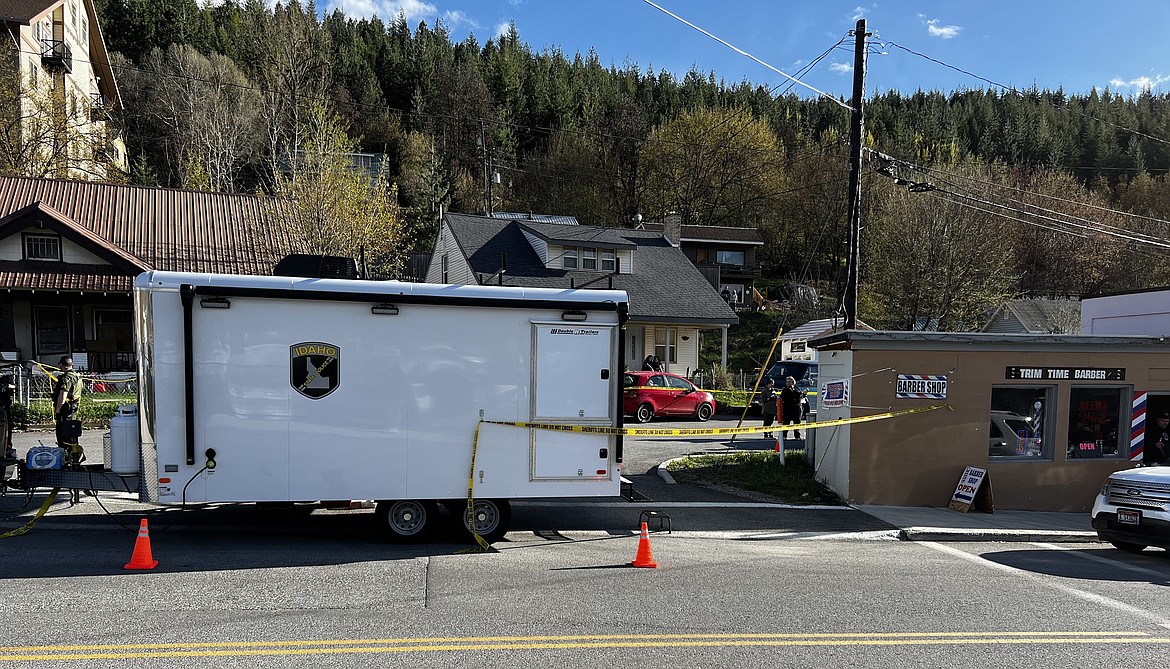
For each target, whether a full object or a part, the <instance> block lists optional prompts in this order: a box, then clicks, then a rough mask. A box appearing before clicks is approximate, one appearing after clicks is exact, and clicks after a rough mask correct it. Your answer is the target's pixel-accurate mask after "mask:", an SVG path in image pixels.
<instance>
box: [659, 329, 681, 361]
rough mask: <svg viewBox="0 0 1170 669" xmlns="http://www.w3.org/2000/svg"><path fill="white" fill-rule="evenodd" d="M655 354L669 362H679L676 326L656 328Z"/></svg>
mask: <svg viewBox="0 0 1170 669" xmlns="http://www.w3.org/2000/svg"><path fill="white" fill-rule="evenodd" d="M654 355H656V356H658V359H659V360H663V361H666V362H669V363H672V364H673V363H677V362H678V330H676V329H674V328H655V329H654Z"/></svg>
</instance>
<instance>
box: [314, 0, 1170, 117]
mask: <svg viewBox="0 0 1170 669" xmlns="http://www.w3.org/2000/svg"><path fill="white" fill-rule="evenodd" d="M653 2H654V4H656V5H658V6H659V7H661V8H663V9H665V10H668V11H670V12H671V13H673V14H676V15H678V16H679V17H681V18H682V19H685V20H687V21H689V22H691V23H693V24H695V25H696V26H698V27H700V28H702V29H703V30H706V31H707V32H709V33H712V34H713V35H715V36H717V37H719V38H721V39H722V40H724V41H726V42H728V43H730V44H731V45H734V46H735V47H737V48H738V49H740V50H742V51H745V52H747V53H749V54H751V55H752V56H755V57H756V58H758V59H759V60H761V61H763V62H764V63H766V64H767V65H769V66H771V67H774V68H776V69H778V70H780V71H782V72H784V73H786V74H789V75H793V76H796V75H797V73H798V72H799V71H800V70H801V68H802V67H805V66H807V65H808V64H809V63H810V62H812V61H813V60H815V59H816V58H817V57H819V56H821V54H822V53H824V52H825V51H827V50H830V48H831V47H833V45H834V44H836V43H837V42H838V40H840V39H842V38H845V37H846V34H847V33H848V31H849V30H851V29H852V28H853V27H854V25H855V24H856V21H857V19H858V18H861V17H864V18H865V19H866V21H867V23H868V24H867V29H868V30H869V31H870V32H872V33H875V34H874V36H873V37H871V38H870V39H871V40H873V41H874V42H875V44H874V48H873V50H872V52H871V55H870V57H869V66H868V68H867V78H866V90H867V92H868V93H872V92H873V91H874V90H881V91H887V90H898V91H902V92H906V93H909V92H913V91H915V90H917V89H919V88H923V89H940V90H943V91H948V92H949V91H952V90H955V89H957V88H981V87H986V86H987V85H988V84H987V83H986V82H984V81H981V80H980V79H978V78H976V77H974V76H971V75H977V76H978V77H983V78H985V79H989V80H991V81H994V82H996V83H998V84H1003V85H1006V86H1013V87H1017V88H1027V87H1031V86H1032V85H1036V86H1039V87H1040V88H1057V87H1059V86H1063V87H1064V89H1065V91H1066V92H1069V93H1086V92H1088V91H1089V90H1091V89H1092V88H1094V87H1096V88H1098V89H1103V88H1105V87H1106V86H1108V87H1109V88H1110V89H1111V90H1114V91H1116V92H1120V93H1123V94H1126V95H1132V94H1134V93H1137V92H1139V91H1140V90H1141V89H1142V88H1143V87H1148V88H1152V90H1153V91H1154V92H1157V93H1164V92H1167V91H1170V40H1167V39H1166V38H1165V35H1164V31H1165V29H1166V28H1165V27H1166V26H1167V25H1170V2H1167V1H1166V0H1124V1H1122V2H1110V1H1107V0H1092V1H1090V0H1064V1H1063V2H1055V1H1051V0H1012V1H1005V0H980V1H974V0H968V1H965V2H960V1H957V0H955V1H948V0H934V1H927V0H882V1H879V2H867V3H858V2H857V0H852V1H850V2H841V1H838V0H754V1H752V0H719V1H716V2H712V1H710V0H653ZM317 4H318V8H319V9H322V10H330V9H333V8H335V7H336V8H340V9H342V10H343V11H344V12H345V13H346V14H347V15H349V16H352V17H361V16H371V15H373V14H375V13H376V14H378V15H380V16H382V17H383V18H387V17H391V16H393V15H395V14H396V13H397V12H399V11H402V12H404V13H405V15H406V17H407V19H408V23H409V24H410V25H411V26H412V27H414V26H417V25H418V22H419V21H426V22H427V24H428V25H433V23H434V21H435V20H436V19H442V20H443V21H444V22H445V23H446V24H447V26H448V27H449V28H451V31H452V34H453V38H454V39H456V40H460V39H463V38H465V37H466V36H467V35H468V34H469V33H472V34H474V35H475V36H476V38H477V39H478V40H479V42H480V43H481V44H482V43H484V42H485V41H487V39H488V38H489V37H492V36H493V35H495V34H497V33H498V32H499V31H500V30H502V29H505V28H506V27H507V25H508V24H509V22H515V24H516V28H517V30H518V31H519V33H520V38H521V39H522V40H523V41H524V42H527V43H528V44H529V45H531V46H532V47H533V49H535V50H537V51H539V50H541V49H543V48H544V47H559V48H561V49H562V50H564V51H565V52H566V53H567V54H569V55H570V56H571V55H572V54H573V53H575V52H577V51H580V52H582V53H584V52H587V51H588V50H589V49H591V48H592V49H593V50H594V51H596V52H597V54H598V56H599V57H600V58H601V61H602V63H603V64H605V65H607V66H608V65H611V64H614V65H617V66H619V67H620V66H623V65H626V64H627V63H632V64H637V65H638V66H639V68H640V69H641V70H642V71H646V70H647V69H648V68H651V67H652V68H654V69H655V70H660V69H665V70H668V71H670V72H673V73H675V74H677V75H679V76H681V75H683V74H685V73H686V72H687V71H688V70H690V69H691V67H692V66H693V67H696V68H698V69H699V70H700V71H703V72H707V71H714V72H715V73H716V76H717V77H720V78H723V79H725V80H727V81H729V82H739V81H741V80H743V79H747V80H748V81H751V82H752V83H756V84H762V85H767V86H769V87H776V88H777V90H778V91H782V90H784V89H785V88H787V85H788V83H789V80H788V79H786V78H785V77H784V76H783V75H781V74H778V73H776V72H774V71H772V70H771V69H769V67H767V66H765V65H762V64H760V63H758V62H755V61H753V60H752V59H750V58H748V57H746V56H744V55H741V54H739V53H736V52H735V51H734V50H733V49H731V48H729V47H727V46H724V45H723V44H720V43H719V42H717V41H716V40H714V39H712V38H711V37H708V36H706V35H704V34H702V33H701V32H699V31H697V30H696V29H695V28H692V27H689V26H687V25H686V24H685V23H682V22H681V21H679V20H677V19H675V18H672V17H671V16H669V15H668V14H666V13H664V12H662V11H660V10H659V9H656V8H655V7H654V6H652V5H651V4H649V3H648V2H646V0H317ZM883 42H886V43H887V44H886V45H885V46H884V47H883V46H882V43H883ZM890 43H892V44H890ZM895 44H896V45H898V46H894V45H895ZM900 47H901V48H900ZM905 49H910V50H912V51H916V52H918V53H920V54H923V55H924V56H928V57H930V58H933V59H936V60H939V61H942V62H943V63H946V64H949V65H952V66H955V67H957V68H960V69H962V70H966V71H967V72H969V73H971V75H969V74H964V73H961V72H957V71H955V70H953V69H950V68H947V67H945V66H944V65H940V64H938V63H934V62H931V61H930V60H927V59H926V58H923V57H922V56H918V55H914V54H912V53H909V52H907V51H906V50H905ZM852 64H853V39H852V38H851V37H850V38H846V40H845V41H844V42H842V43H841V45H840V46H838V47H837V48H836V49H832V50H831V51H829V53H828V55H826V56H825V57H824V59H823V60H821V61H820V63H819V64H818V65H817V66H816V67H815V68H813V69H812V70H811V71H809V72H808V73H807V74H805V75H803V76H801V77H800V79H801V81H803V82H805V83H806V84H808V85H809V86H812V87H813V88H816V89H819V90H821V91H824V92H826V93H829V94H831V95H834V96H842V97H846V98H847V97H849V96H850V95H851V92H852V76H853V75H852ZM793 90H796V91H798V92H799V93H800V94H801V95H815V94H816V93H814V92H813V91H811V90H809V89H808V88H803V87H801V86H796V88H794V89H793Z"/></svg>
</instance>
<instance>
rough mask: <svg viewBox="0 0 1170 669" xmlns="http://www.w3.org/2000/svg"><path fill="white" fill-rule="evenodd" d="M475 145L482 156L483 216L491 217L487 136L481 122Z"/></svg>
mask: <svg viewBox="0 0 1170 669" xmlns="http://www.w3.org/2000/svg"><path fill="white" fill-rule="evenodd" d="M476 143H477V144H479V146H480V149H481V150H482V151H483V154H482V155H483V215H484V216H491V215H492V204H491V202H492V200H491V197H492V196H491V192H492V187H491V181H490V176H489V173H488V147H487V135H486V134H484V128H483V121H480V122H479V141H478V142H476Z"/></svg>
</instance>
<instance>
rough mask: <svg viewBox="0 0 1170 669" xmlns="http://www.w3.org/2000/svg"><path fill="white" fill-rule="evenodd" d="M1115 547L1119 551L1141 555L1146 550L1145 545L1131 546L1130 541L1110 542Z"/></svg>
mask: <svg viewBox="0 0 1170 669" xmlns="http://www.w3.org/2000/svg"><path fill="white" fill-rule="evenodd" d="M1109 543H1111V544H1113V547H1114V548H1116V549H1117V550H1122V551H1125V552H1127V553H1140V552H1142V551H1144V550H1145V549H1146V546H1145V544H1131V543H1129V542H1128V541H1110V542H1109Z"/></svg>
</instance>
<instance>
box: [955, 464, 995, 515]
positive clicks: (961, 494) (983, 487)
mask: <svg viewBox="0 0 1170 669" xmlns="http://www.w3.org/2000/svg"><path fill="white" fill-rule="evenodd" d="M972 507H974V508H975V510H976V511H986V512H987V513H995V509H994V507H993V506H992V502H991V479H990V478H989V477H988V476H987V470H986V469H983V468H982V467H975V466H972V465H968V467H967V468H966V469H964V470H963V475H962V476H961V477H959V483H958V485H956V486H955V493H954V494H953V495H951V503H950V504H948V505H947V508H949V509H954V510H955V511H959V512H960V513H967V512H968V511H970V510H971V508H972Z"/></svg>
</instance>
